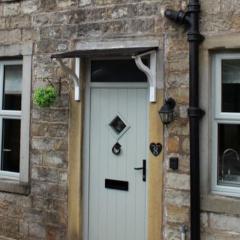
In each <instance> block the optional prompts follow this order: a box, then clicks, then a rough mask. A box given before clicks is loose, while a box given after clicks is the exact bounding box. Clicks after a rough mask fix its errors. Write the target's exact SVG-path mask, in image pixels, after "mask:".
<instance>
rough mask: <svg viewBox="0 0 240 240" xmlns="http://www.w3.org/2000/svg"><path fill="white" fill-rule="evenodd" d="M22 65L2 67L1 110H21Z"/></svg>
mask: <svg viewBox="0 0 240 240" xmlns="http://www.w3.org/2000/svg"><path fill="white" fill-rule="evenodd" d="M21 93H22V65H5V66H4V84H3V103H2V109H3V110H21Z"/></svg>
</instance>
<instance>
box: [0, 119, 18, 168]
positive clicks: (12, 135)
mask: <svg viewBox="0 0 240 240" xmlns="http://www.w3.org/2000/svg"><path fill="white" fill-rule="evenodd" d="M20 126H21V121H20V120H18V119H3V120H2V162H1V170H4V171H9V172H19V159H20Z"/></svg>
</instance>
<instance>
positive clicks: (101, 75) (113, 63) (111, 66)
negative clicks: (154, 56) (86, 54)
mask: <svg viewBox="0 0 240 240" xmlns="http://www.w3.org/2000/svg"><path fill="white" fill-rule="evenodd" d="M143 62H144V64H146V65H148V62H149V61H148V59H144V60H143ZM91 81H92V82H147V77H146V75H145V74H144V73H143V72H142V71H140V70H139V69H138V68H137V65H136V63H135V61H134V60H133V59H125V60H119V59H118V60H116V59H115V60H114V59H111V60H99V61H92V65H91Z"/></svg>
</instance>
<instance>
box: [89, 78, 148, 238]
mask: <svg viewBox="0 0 240 240" xmlns="http://www.w3.org/2000/svg"><path fill="white" fill-rule="evenodd" d="M147 100H148V91H147V86H146V84H145V83H139V82H135V83H111V82H108V83H95V84H94V83H92V85H91V88H90V121H89V122H90V126H89V127H90V133H89V176H88V178H89V188H88V240H146V202H147V201H146V181H147V134H148V126H147V119H148V118H147V116H148V112H147ZM142 168H143V169H142Z"/></svg>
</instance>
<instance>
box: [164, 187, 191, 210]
mask: <svg viewBox="0 0 240 240" xmlns="http://www.w3.org/2000/svg"><path fill="white" fill-rule="evenodd" d="M164 196H165V203H167V204H171V205H176V206H187V207H188V206H190V192H188V191H181V190H176V189H166V190H165V192H164Z"/></svg>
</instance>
